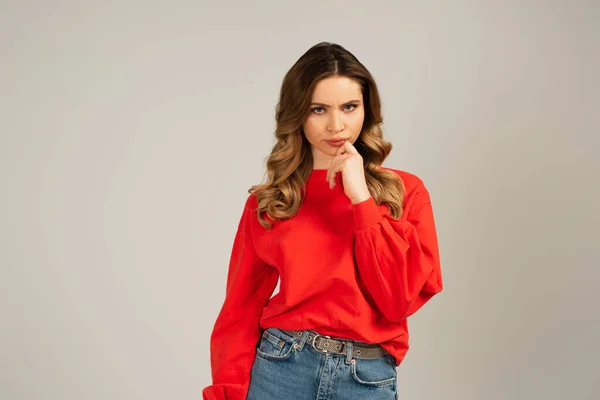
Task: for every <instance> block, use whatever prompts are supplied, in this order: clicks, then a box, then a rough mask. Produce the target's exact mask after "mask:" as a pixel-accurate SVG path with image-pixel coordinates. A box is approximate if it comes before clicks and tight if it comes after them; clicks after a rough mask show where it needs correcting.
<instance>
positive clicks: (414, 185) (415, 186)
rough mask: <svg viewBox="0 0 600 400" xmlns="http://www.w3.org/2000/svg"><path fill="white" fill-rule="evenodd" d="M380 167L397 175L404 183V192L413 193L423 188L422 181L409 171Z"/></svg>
mask: <svg viewBox="0 0 600 400" xmlns="http://www.w3.org/2000/svg"><path fill="white" fill-rule="evenodd" d="M381 169H382V170H386V171H390V172H393V173H395V174H396V175H398V176H399V177H400V179H401V180H402V183H404V189H405V190H406V194H409V193H414V192H417V191H420V190H423V189H425V184H424V183H423V180H422V179H421V178H419V177H418V176H417V175H415V174H413V173H411V172H408V171H403V170H401V169H395V168H389V167H381ZM425 190H426V189H425Z"/></svg>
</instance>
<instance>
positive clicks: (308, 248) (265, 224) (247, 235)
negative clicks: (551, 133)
mask: <svg viewBox="0 0 600 400" xmlns="http://www.w3.org/2000/svg"><path fill="white" fill-rule="evenodd" d="M276 120H277V128H276V133H275V136H276V139H277V143H276V144H275V146H274V147H273V150H272V152H271V155H270V156H269V158H268V160H267V172H268V181H267V182H266V183H265V184H261V185H256V186H253V187H252V188H250V190H249V193H250V195H249V196H248V198H247V200H246V203H245V206H244V210H243V212H242V216H241V219H240V222H239V226H238V230H237V233H236V236H235V240H234V244H233V249H232V254H231V259H230V264H229V270H228V275H227V290H226V298H225V302H224V304H223V306H222V309H221V311H220V313H219V315H218V317H217V320H216V322H215V325H214V329H213V332H212V335H211V342H210V351H211V366H212V378H213V384H212V385H211V386H208V387H206V388H205V389H204V390H203V397H204V399H205V400H224V399H228V400H244V399H248V400H271V399H272V400H276V399H277V400H279V399H294V400H305V399H306V400H309V399H321V398H327V399H340V400H344V399H348V400H355V399H359V398H361V399H396V398H397V397H398V394H397V374H396V366H398V365H400V362H401V361H402V359H403V358H404V355H405V353H406V351H407V350H408V329H407V323H406V319H407V317H408V316H410V315H411V314H413V313H414V312H415V311H417V310H418V309H419V308H421V307H422V306H423V304H425V303H426V302H427V301H428V300H429V299H430V298H431V297H432V296H433V295H435V294H436V293H438V292H440V291H441V290H442V278H441V271H440V262H439V252H438V246H437V235H436V231H435V224H434V220H433V212H432V208H431V202H430V197H429V192H428V191H427V189H426V188H425V186H424V184H423V182H422V181H421V180H420V179H419V178H418V177H416V176H415V175H413V174H410V173H408V172H404V171H401V170H395V169H390V168H385V167H382V166H381V165H382V163H383V161H384V160H385V159H386V157H387V156H388V155H389V153H390V151H391V149H392V145H391V144H390V143H389V142H386V141H385V140H383V138H382V130H381V128H380V125H381V123H382V117H381V106H380V99H379V95H378V91H377V87H376V85H375V81H374V80H373V77H372V76H371V74H370V73H369V72H368V71H367V69H366V68H365V67H364V66H363V65H362V64H361V63H360V62H359V61H358V59H357V58H356V57H355V56H354V55H352V54H351V53H350V52H348V51H347V50H346V49H344V48H343V47H342V46H340V45H337V44H332V43H319V44H317V45H315V46H313V47H312V48H310V49H309V50H308V51H307V52H306V53H305V54H304V55H303V56H302V57H300V59H299V60H298V61H297V62H296V63H295V64H294V65H293V66H292V68H291V69H290V70H289V71H288V73H287V74H286V75H285V77H284V80H283V84H282V88H281V93H280V99H279V104H278V106H277V111H276ZM278 279H279V280H280V290H279V293H277V294H276V295H275V296H273V297H271V295H272V294H273V291H274V289H275V287H276V286H277V281H278Z"/></svg>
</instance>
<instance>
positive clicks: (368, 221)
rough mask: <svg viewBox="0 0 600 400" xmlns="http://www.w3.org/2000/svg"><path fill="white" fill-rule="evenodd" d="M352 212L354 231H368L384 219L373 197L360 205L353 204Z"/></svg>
mask: <svg viewBox="0 0 600 400" xmlns="http://www.w3.org/2000/svg"><path fill="white" fill-rule="evenodd" d="M352 211H353V214H354V230H356V231H358V230H361V229H367V228H369V227H370V226H372V225H375V224H376V223H378V222H379V221H381V220H382V219H383V216H382V215H381V213H380V212H379V206H378V205H377V203H375V199H374V198H373V196H371V197H369V198H368V199H366V200H364V201H361V202H360V203H356V204H352Z"/></svg>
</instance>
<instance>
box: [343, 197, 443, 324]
mask: <svg viewBox="0 0 600 400" xmlns="http://www.w3.org/2000/svg"><path fill="white" fill-rule="evenodd" d="M411 203H412V204H413V205H412V206H411V208H410V209H409V210H408V212H407V216H406V218H400V219H394V218H392V217H390V216H389V215H386V214H382V213H381V212H380V210H379V206H378V205H377V203H375V200H374V199H373V197H369V198H368V199H367V200H364V201H362V202H360V203H356V204H353V205H352V209H353V215H354V231H355V242H354V254H355V258H356V264H357V268H358V272H359V275H360V277H361V279H362V282H363V284H364V285H365V287H366V289H367V291H368V292H369V295H370V296H371V297H372V299H373V301H374V303H375V305H376V306H377V308H378V309H379V311H380V312H381V313H382V314H383V316H384V317H385V318H387V319H388V320H390V321H392V322H398V321H401V320H403V319H404V318H406V317H408V316H410V315H412V314H413V313H415V312H416V311H417V310H418V309H419V308H421V307H422V306H423V305H424V304H425V303H426V302H427V301H428V300H429V299H431V298H432V297H433V295H435V294H436V293H439V292H441V291H442V275H441V269H440V257H439V250H438V240H437V234H436V229H435V222H434V218H433V210H432V208H431V201H430V197H429V192H428V191H427V189H426V188H425V186H423V185H421V186H420V188H419V189H418V193H417V195H416V196H415V197H414V198H413V199H412V201H411Z"/></svg>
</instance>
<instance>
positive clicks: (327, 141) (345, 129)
mask: <svg viewBox="0 0 600 400" xmlns="http://www.w3.org/2000/svg"><path fill="white" fill-rule="evenodd" d="M364 119H365V110H364V105H363V96H362V92H361V90H360V85H359V84H358V83H357V82H356V81H354V80H352V79H350V78H347V77H344V76H333V77H330V78H326V79H323V80H322V81H320V82H319V83H318V84H317V85H316V87H315V90H314V93H313V95H312V99H311V105H310V113H309V116H308V118H307V119H306V121H305V122H304V124H303V125H302V127H303V129H304V135H305V136H306V139H307V140H308V142H309V143H310V145H311V151H312V155H313V161H314V165H313V169H327V168H328V167H329V164H330V163H331V159H332V158H333V157H334V155H335V152H336V151H337V149H338V147H339V146H340V145H341V144H342V143H343V142H338V143H335V142H331V140H334V139H342V140H348V141H350V143H352V144H354V142H355V141H356V139H358V136H359V135H360V132H361V130H362V126H363V121H364Z"/></svg>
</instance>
